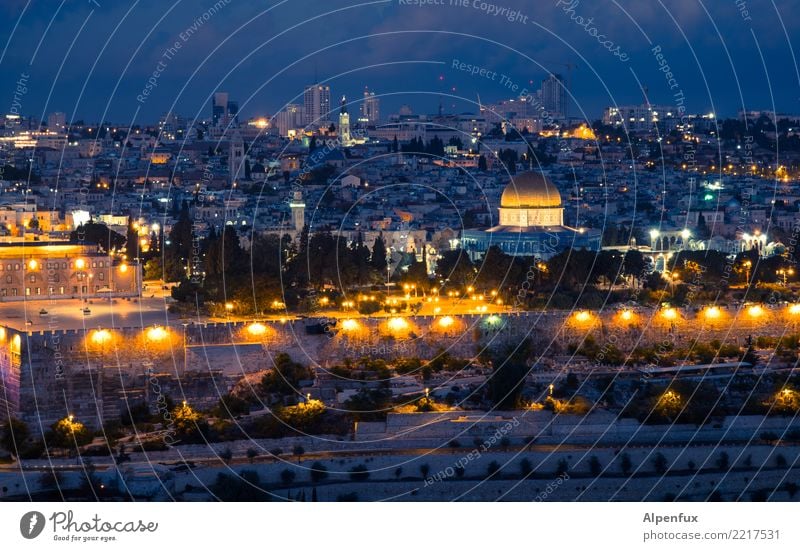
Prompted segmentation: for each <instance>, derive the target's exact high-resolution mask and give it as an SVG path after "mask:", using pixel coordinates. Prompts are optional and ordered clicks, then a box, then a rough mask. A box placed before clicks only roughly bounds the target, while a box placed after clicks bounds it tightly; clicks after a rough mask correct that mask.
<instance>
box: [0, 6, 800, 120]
mask: <svg viewBox="0 0 800 551" xmlns="http://www.w3.org/2000/svg"><path fill="white" fill-rule="evenodd" d="M215 1H216V2H217V8H216V10H215V9H214V8H213V7H212V6H213V5H214V4H215ZM226 1H227V4H226V3H225V2H226ZM413 1H414V0H409V1H408V2H407V4H409V5H404V3H403V2H402V1H401V0H390V1H388V2H383V1H372V2H370V1H359V0H284V1H280V0H267V1H254V0H250V1H244V0H196V1H189V0H177V1H173V0H141V1H121V0H114V1H112V0H96V1H94V0H68V1H63V2H60V1H58V0H48V1H44V0H39V1H30V2H29V1H26V0H2V3H0V15H1V17H0V27H1V28H2V33H0V36H2V37H3V38H2V41H3V42H2V44H0V46H2V47H3V50H2V52H0V55H1V56H2V57H0V71H1V72H2V82H3V94H4V99H3V102H4V103H5V105H4V106H3V107H2V109H3V110H4V111H6V112H7V111H8V110H9V108H10V107H11V105H12V103H13V102H14V101H15V93H16V101H17V103H18V105H19V106H21V109H20V112H21V113H22V114H25V115H34V116H39V117H42V116H46V114H47V113H49V112H52V111H64V112H66V113H67V116H68V119H72V120H77V119H84V120H86V121H99V120H106V121H113V122H116V123H128V124H130V123H132V122H134V123H148V122H153V121H155V120H156V119H157V117H158V116H159V115H160V114H161V113H163V112H165V111H167V110H173V111H175V112H176V113H179V114H182V115H185V116H188V117H191V118H194V117H201V118H202V117H206V118H207V117H208V116H209V111H210V108H209V101H210V95H211V94H212V93H213V92H214V91H215V90H226V91H228V92H230V94H231V97H232V99H237V100H238V101H239V103H240V112H241V113H242V114H243V115H244V116H245V117H247V116H250V115H256V114H263V113H270V114H271V113H274V112H275V111H276V110H277V109H279V108H280V107H282V106H283V105H284V104H286V103H292V102H293V103H302V88H303V86H304V85H306V84H309V83H311V82H313V81H314V80H315V76H316V78H318V79H319V80H322V81H328V82H329V83H330V85H331V87H332V96H333V97H334V98H336V101H338V98H339V97H340V96H341V95H342V94H347V95H348V96H349V97H350V99H356V98H357V97H360V95H361V93H362V91H363V88H364V86H365V85H368V86H369V87H370V88H371V89H373V90H374V91H376V92H377V93H378V94H379V95H381V96H382V97H383V99H382V106H381V111H382V115H384V116H386V115H388V114H389V113H392V112H396V110H397V109H398V108H399V107H400V106H401V105H403V104H409V105H411V106H412V107H413V109H414V111H415V112H433V111H435V110H436V109H437V106H438V104H439V102H440V98H441V97H444V101H443V103H444V107H445V109H446V110H447V111H450V112H464V111H470V110H474V109H475V102H476V101H477V96H478V95H480V97H481V100H482V101H483V102H490V101H496V100H498V99H501V98H504V97H511V96H513V95H515V94H513V93H512V92H511V91H509V90H506V89H505V87H504V85H503V84H501V80H502V75H506V76H507V77H508V80H509V81H510V82H513V83H514V84H517V85H518V86H519V88H518V89H519V90H521V89H522V88H523V87H530V88H532V89H536V88H538V87H539V83H540V81H541V79H542V78H543V77H545V76H546V75H547V74H548V71H552V72H560V73H563V74H565V75H566V74H567V70H566V67H565V64H567V63H571V64H574V65H575V66H576V68H575V69H574V70H573V71H572V76H571V79H572V90H573V95H574V97H575V101H576V104H577V107H576V106H575V104H573V107H572V108H571V113H570V114H571V115H573V116H575V115H581V114H582V115H583V116H584V117H586V118H588V119H590V120H594V119H596V118H599V116H600V114H601V111H602V109H603V107H605V106H607V105H612V104H620V105H622V104H629V103H640V102H641V100H642V91H641V87H642V86H646V87H647V88H648V89H649V97H650V101H651V102H652V103H654V104H667V105H674V104H675V98H674V97H673V93H675V92H676V91H682V92H683V94H684V96H685V105H686V106H687V108H688V110H689V111H691V112H703V113H707V112H711V111H713V112H715V113H718V114H719V115H721V116H735V114H736V112H737V111H738V110H739V109H742V108H746V109H753V110H756V109H767V110H776V111H778V112H788V113H800V108H798V98H800V70H799V69H798V65H797V62H796V60H795V54H794V53H793V44H792V42H791V41H792V40H794V41H795V42H798V41H800V33H798V31H799V30H800V29H799V27H800V5H799V4H800V0H781V1H777V0H776V1H770V0H752V1H747V2H741V1H740V2H739V3H738V4H737V3H736V2H735V1H734V0H713V1H712V0H705V1H703V2H700V1H698V0H673V1H669V0H664V1H662V0H647V1H642V0H638V1H631V0H623V1H619V2H618V1H614V0H601V1H597V0H595V1H591V2H590V1H589V0H581V1H580V2H576V1H575V0H572V1H570V2H561V3H559V2H557V1H555V0H546V1H539V0H536V1H532V0H491V2H486V1H482V0H478V1H477V2H474V0H466V1H465V2H464V4H465V6H456V5H450V4H451V1H452V3H453V4H457V3H459V2H461V0H436V1H438V2H440V3H442V4H444V5H425V6H414V5H411V4H412V3H413ZM428 1H430V0H428ZM423 2H425V0H423ZM492 2H496V4H493V3H492ZM740 7H742V8H743V9H746V10H747V12H746V13H745V12H742V11H741V10H740ZM501 9H505V11H503V13H501V14H499V15H498V14H496V12H497V11H500V10H501ZM513 9H517V10H519V13H518V14H514V13H509V10H513ZM213 11H216V13H213V14H212V13H211V12H213ZM204 14H205V15H206V20H204V19H203V17H204ZM590 18H592V21H589V19H590ZM511 19H513V21H511ZM193 25H194V26H195V28H194V30H192V26H193ZM182 33H183V34H182ZM595 35H603V36H602V37H597V36H595ZM176 42H178V43H180V48H179V49H177V50H175V51H174V53H173V54H169V53H168V51H167V48H169V47H170V46H173V45H174V44H175V43H176ZM601 42H605V44H601ZM657 46H660V48H661V52H662V53H663V55H664V58H663V60H664V61H662V62H663V63H666V64H668V65H669V67H670V70H671V72H672V73H673V79H674V80H673V81H672V83H670V82H669V80H668V78H666V74H665V73H664V72H661V71H659V60H657V58H656V57H655V56H654V54H653V48H655V47H657ZM626 58H627V59H626ZM454 59H457V60H459V61H461V62H465V63H467V64H470V65H475V66H478V67H479V68H484V69H485V70H486V71H485V74H486V75H491V74H496V77H495V78H492V77H491V76H484V77H481V76H480V75H477V76H471V75H469V74H467V73H465V72H463V71H458V70H455V69H453V67H452V65H453V60H454ZM154 72H157V73H158V76H157V78H156V79H155V82H156V84H157V86H155V87H154V88H152V91H151V93H150V95H148V96H147V97H146V98H145V100H144V101H139V100H137V95H141V94H142V92H143V90H144V89H145V86H146V85H147V81H148V78H149V77H150V76H151V75H153V73H154ZM24 75H28V77H27V78H26V79H24V81H23V84H24V88H25V89H26V91H25V92H24V93H20V91H19V90H18V86H17V84H16V82H17V81H18V80H19V79H20V78H21V77H24ZM530 83H532V84H530ZM670 84H672V85H674V86H673V88H672V89H670ZM137 110H138V112H137Z"/></svg>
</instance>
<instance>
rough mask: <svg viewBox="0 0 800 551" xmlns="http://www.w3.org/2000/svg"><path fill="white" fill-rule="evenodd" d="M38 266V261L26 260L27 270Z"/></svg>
mask: <svg viewBox="0 0 800 551" xmlns="http://www.w3.org/2000/svg"><path fill="white" fill-rule="evenodd" d="M38 267H39V263H38V262H36V261H35V260H33V259H31V260H30V262H28V269H29V270H35V269H36V268H38Z"/></svg>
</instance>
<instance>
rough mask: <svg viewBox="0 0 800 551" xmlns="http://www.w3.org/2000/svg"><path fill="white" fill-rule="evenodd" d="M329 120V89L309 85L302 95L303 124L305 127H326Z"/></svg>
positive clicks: (326, 86)
mask: <svg viewBox="0 0 800 551" xmlns="http://www.w3.org/2000/svg"><path fill="white" fill-rule="evenodd" d="M330 120H331V87H330V86H328V85H327V84H311V85H310V86H306V89H305V92H304V93H303V122H304V124H305V125H306V126H315V127H320V126H327V125H328V123H330Z"/></svg>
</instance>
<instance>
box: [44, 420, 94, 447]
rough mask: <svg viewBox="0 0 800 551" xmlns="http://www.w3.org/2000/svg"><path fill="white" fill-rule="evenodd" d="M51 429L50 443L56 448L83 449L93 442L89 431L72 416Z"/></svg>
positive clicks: (57, 422) (54, 424)
mask: <svg viewBox="0 0 800 551" xmlns="http://www.w3.org/2000/svg"><path fill="white" fill-rule="evenodd" d="M50 429H51V433H50V435H49V436H50V438H48V442H49V443H50V444H51V445H52V446H54V447H56V448H75V447H81V446H85V445H86V444H88V443H89V442H91V441H92V433H91V432H89V429H87V428H86V427H85V426H84V425H83V423H80V422H78V421H75V419H74V417H73V416H72V415H70V416H69V417H64V418H63V419H61V420H60V421H56V422H55V423H53V425H52V426H51V427H50Z"/></svg>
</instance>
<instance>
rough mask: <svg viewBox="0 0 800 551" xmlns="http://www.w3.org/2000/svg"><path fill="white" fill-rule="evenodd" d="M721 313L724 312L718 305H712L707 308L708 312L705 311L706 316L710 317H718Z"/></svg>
mask: <svg viewBox="0 0 800 551" xmlns="http://www.w3.org/2000/svg"><path fill="white" fill-rule="evenodd" d="M721 315H722V312H720V310H719V308H718V307H716V306H711V307H709V308H707V309H706V312H705V316H706V318H708V319H717V318H718V317H720V316H721Z"/></svg>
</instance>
